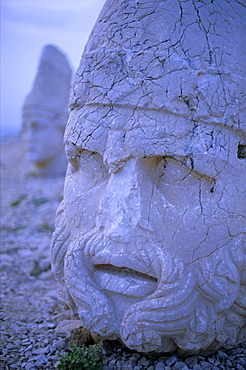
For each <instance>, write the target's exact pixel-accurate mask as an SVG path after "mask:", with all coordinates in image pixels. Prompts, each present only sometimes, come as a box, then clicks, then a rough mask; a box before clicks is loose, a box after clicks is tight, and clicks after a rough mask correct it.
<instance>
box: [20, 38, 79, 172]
mask: <svg viewBox="0 0 246 370" xmlns="http://www.w3.org/2000/svg"><path fill="white" fill-rule="evenodd" d="M71 74H72V71H71V68H70V66H69V63H68V61H67V59H66V57H65V55H64V54H63V53H62V52H61V51H60V50H58V49H57V48H56V47H55V46H54V45H46V46H45V47H44V49H43V51H42V54H41V58H40V62H39V66H38V71H37V75H36V78H35V81H34V84H33V87H32V90H31V92H30V93H29V95H28V96H27V97H26V100H25V102H24V107H23V131H24V138H25V141H26V149H27V156H28V158H29V160H30V161H31V162H32V163H33V164H34V169H35V172H36V174H37V175H40V176H54V175H64V174H65V172H66V168H67V159H66V155H65V151H64V146H63V136H64V130H65V125H66V123H67V119H68V96H69V90H70V84H71Z"/></svg>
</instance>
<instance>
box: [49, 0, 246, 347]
mask: <svg viewBox="0 0 246 370" xmlns="http://www.w3.org/2000/svg"><path fill="white" fill-rule="evenodd" d="M245 19H246V9H245V7H244V6H243V5H242V3H240V2H238V1H236V0H233V1H231V2H230V3H229V2H224V3H223V6H221V2H219V1H203V2H201V1H196V0H195V1H191V0H188V1H178V0H177V1H176V0H171V1H159V0H155V1H151V2H150V1H147V0H141V1H138V2H136V1H133V0H130V1H127V2H126V1H120V0H118V1H116V0H107V1H106V3H105V5H104V8H103V10H102V12H101V15H100V16H99V19H98V21H97V23H96V25H95V27H94V29H93V31H92V34H91V36H90V38H89V41H88V43H87V46H86V49H85V52H84V54H83V57H82V60H81V64H80V66H79V68H78V70H77V73H76V77H75V79H74V83H73V91H72V96H71V112H70V117H69V121H68V125H67V128H66V133H65V145H66V152H67V156H68V160H69V167H68V172H67V176H66V181H65V189H64V200H63V202H62V203H61V206H60V209H59V211H58V214H57V226H56V231H55V233H54V236H53V242H52V264H53V270H54V273H55V274H56V276H57V277H58V279H59V280H60V283H61V284H60V286H61V297H63V299H64V300H66V301H67V302H68V303H69V305H70V306H71V307H72V308H73V309H74V310H75V311H76V312H77V313H78V315H79V317H80V319H81V321H82V324H83V325H84V327H86V328H87V329H88V330H90V331H91V332H95V333H98V334H100V335H101V336H103V337H106V338H109V339H117V338H118V339H120V340H121V341H122V342H123V343H124V344H125V345H126V346H128V347H129V348H132V349H135V350H138V351H142V352H150V351H156V352H167V351H171V350H174V349H175V348H177V347H179V348H181V349H183V350H187V351H195V350H199V349H205V348H212V349H215V348H217V347H219V346H233V345H235V344H237V343H238V342H240V341H241V340H245V339H246V333H245V319H246V244H245V217H246V202H245V194H246V181H245V179H246V159H245V144H246V135H245V127H246V126H245V102H246V100H245V85H246V79H245V77H246V69H245V60H246V53H245V42H244V40H245V34H244V36H243V30H244V32H245ZM243 22H244V25H243ZM243 153H244V154H243Z"/></svg>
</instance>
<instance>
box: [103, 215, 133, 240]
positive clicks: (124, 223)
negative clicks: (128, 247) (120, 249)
mask: <svg viewBox="0 0 246 370" xmlns="http://www.w3.org/2000/svg"><path fill="white" fill-rule="evenodd" d="M133 228H134V223H131V221H130V220H129V218H128V217H127V216H126V215H123V216H122V217H120V218H119V219H117V220H116V221H115V222H114V223H113V224H112V225H110V228H109V229H108V231H107V236H108V238H109V239H110V240H113V241H115V242H118V243H128V242H129V241H130V239H131V234H132V230H133Z"/></svg>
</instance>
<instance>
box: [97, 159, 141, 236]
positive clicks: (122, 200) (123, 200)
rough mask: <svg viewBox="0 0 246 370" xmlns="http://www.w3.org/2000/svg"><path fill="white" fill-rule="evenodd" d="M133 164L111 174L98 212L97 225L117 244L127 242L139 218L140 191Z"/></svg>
mask: <svg viewBox="0 0 246 370" xmlns="http://www.w3.org/2000/svg"><path fill="white" fill-rule="evenodd" d="M134 164H135V163H134V162H133V161H132V163H130V165H127V166H126V168H121V169H120V171H118V172H116V173H113V174H111V176H110V179H109V181H108V184H107V187H106V189H105V192H104V195H103V198H102V201H101V206H100V210H99V215H98V224H99V225H100V226H103V227H104V229H105V231H106V233H107V235H108V237H109V238H110V239H112V240H115V241H118V242H123V241H127V240H129V238H130V234H131V232H132V230H134V229H135V227H136V225H137V223H138V221H139V220H140V218H141V191H140V190H141V189H140V184H139V181H138V173H137V170H136V168H135V165H134Z"/></svg>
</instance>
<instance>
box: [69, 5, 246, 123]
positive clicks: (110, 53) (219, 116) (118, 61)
mask: <svg viewBox="0 0 246 370" xmlns="http://www.w3.org/2000/svg"><path fill="white" fill-rule="evenodd" d="M199 6H200V5H199V4H198V3H197V4H196V3H194V2H192V1H184V2H179V1H173V0H167V1H160V0H155V1H151V2H148V1H135V0H128V1H125V0H117V1H115V0H106V2H105V4H104V7H103V9H102V11H101V14H100V15H99V18H98V20H97V22H96V24H95V26H94V28H93V30H92V33H91V35H90V37H89V40H88V42H87V45H86V48H85V51H84V54H83V57H82V59H81V63H80V66H79V68H78V70H77V72H76V74H75V75H74V82H73V89H72V90H71V104H72V105H74V106H80V105H81V106H82V105H84V104H90V105H95V104H97V105H98V104H99V105H100V104H101V105H104V106H105V105H108V106H113V105H114V106H121V107H130V108H133V109H136V108H140V109H146V110H156V111H163V112H165V113H167V114H168V113H170V114H171V115H174V116H176V117H178V116H179V117H183V118H187V119H188V120H190V122H203V123H206V124H207V123H208V124H210V123H212V124H221V125H223V126H224V125H227V126H230V127H232V128H236V129H243V130H245V129H246V122H245V113H244V112H245V109H246V103H245V84H246V79H245V76H246V68H245V65H246V64H245V60H246V47H245V41H244V40H245V38H246V29H245V27H244V26H243V22H242V19H245V17H246V9H244V8H243V7H242V6H240V4H239V3H237V2H233V11H232V6H231V4H229V3H226V6H225V7H224V8H223V10H221V8H220V4H218V2H217V3H213V4H212V3H211V4H206V6H203V7H202V10H200V8H199ZM200 13H201V14H200ZM211 14H212V16H213V17H216V18H215V19H216V20H215V22H214V24H213V30H210V28H209V26H208V24H209V22H208V19H210V17H211ZM204 24H206V26H204ZM207 27H208V29H209V31H208V29H207Z"/></svg>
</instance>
